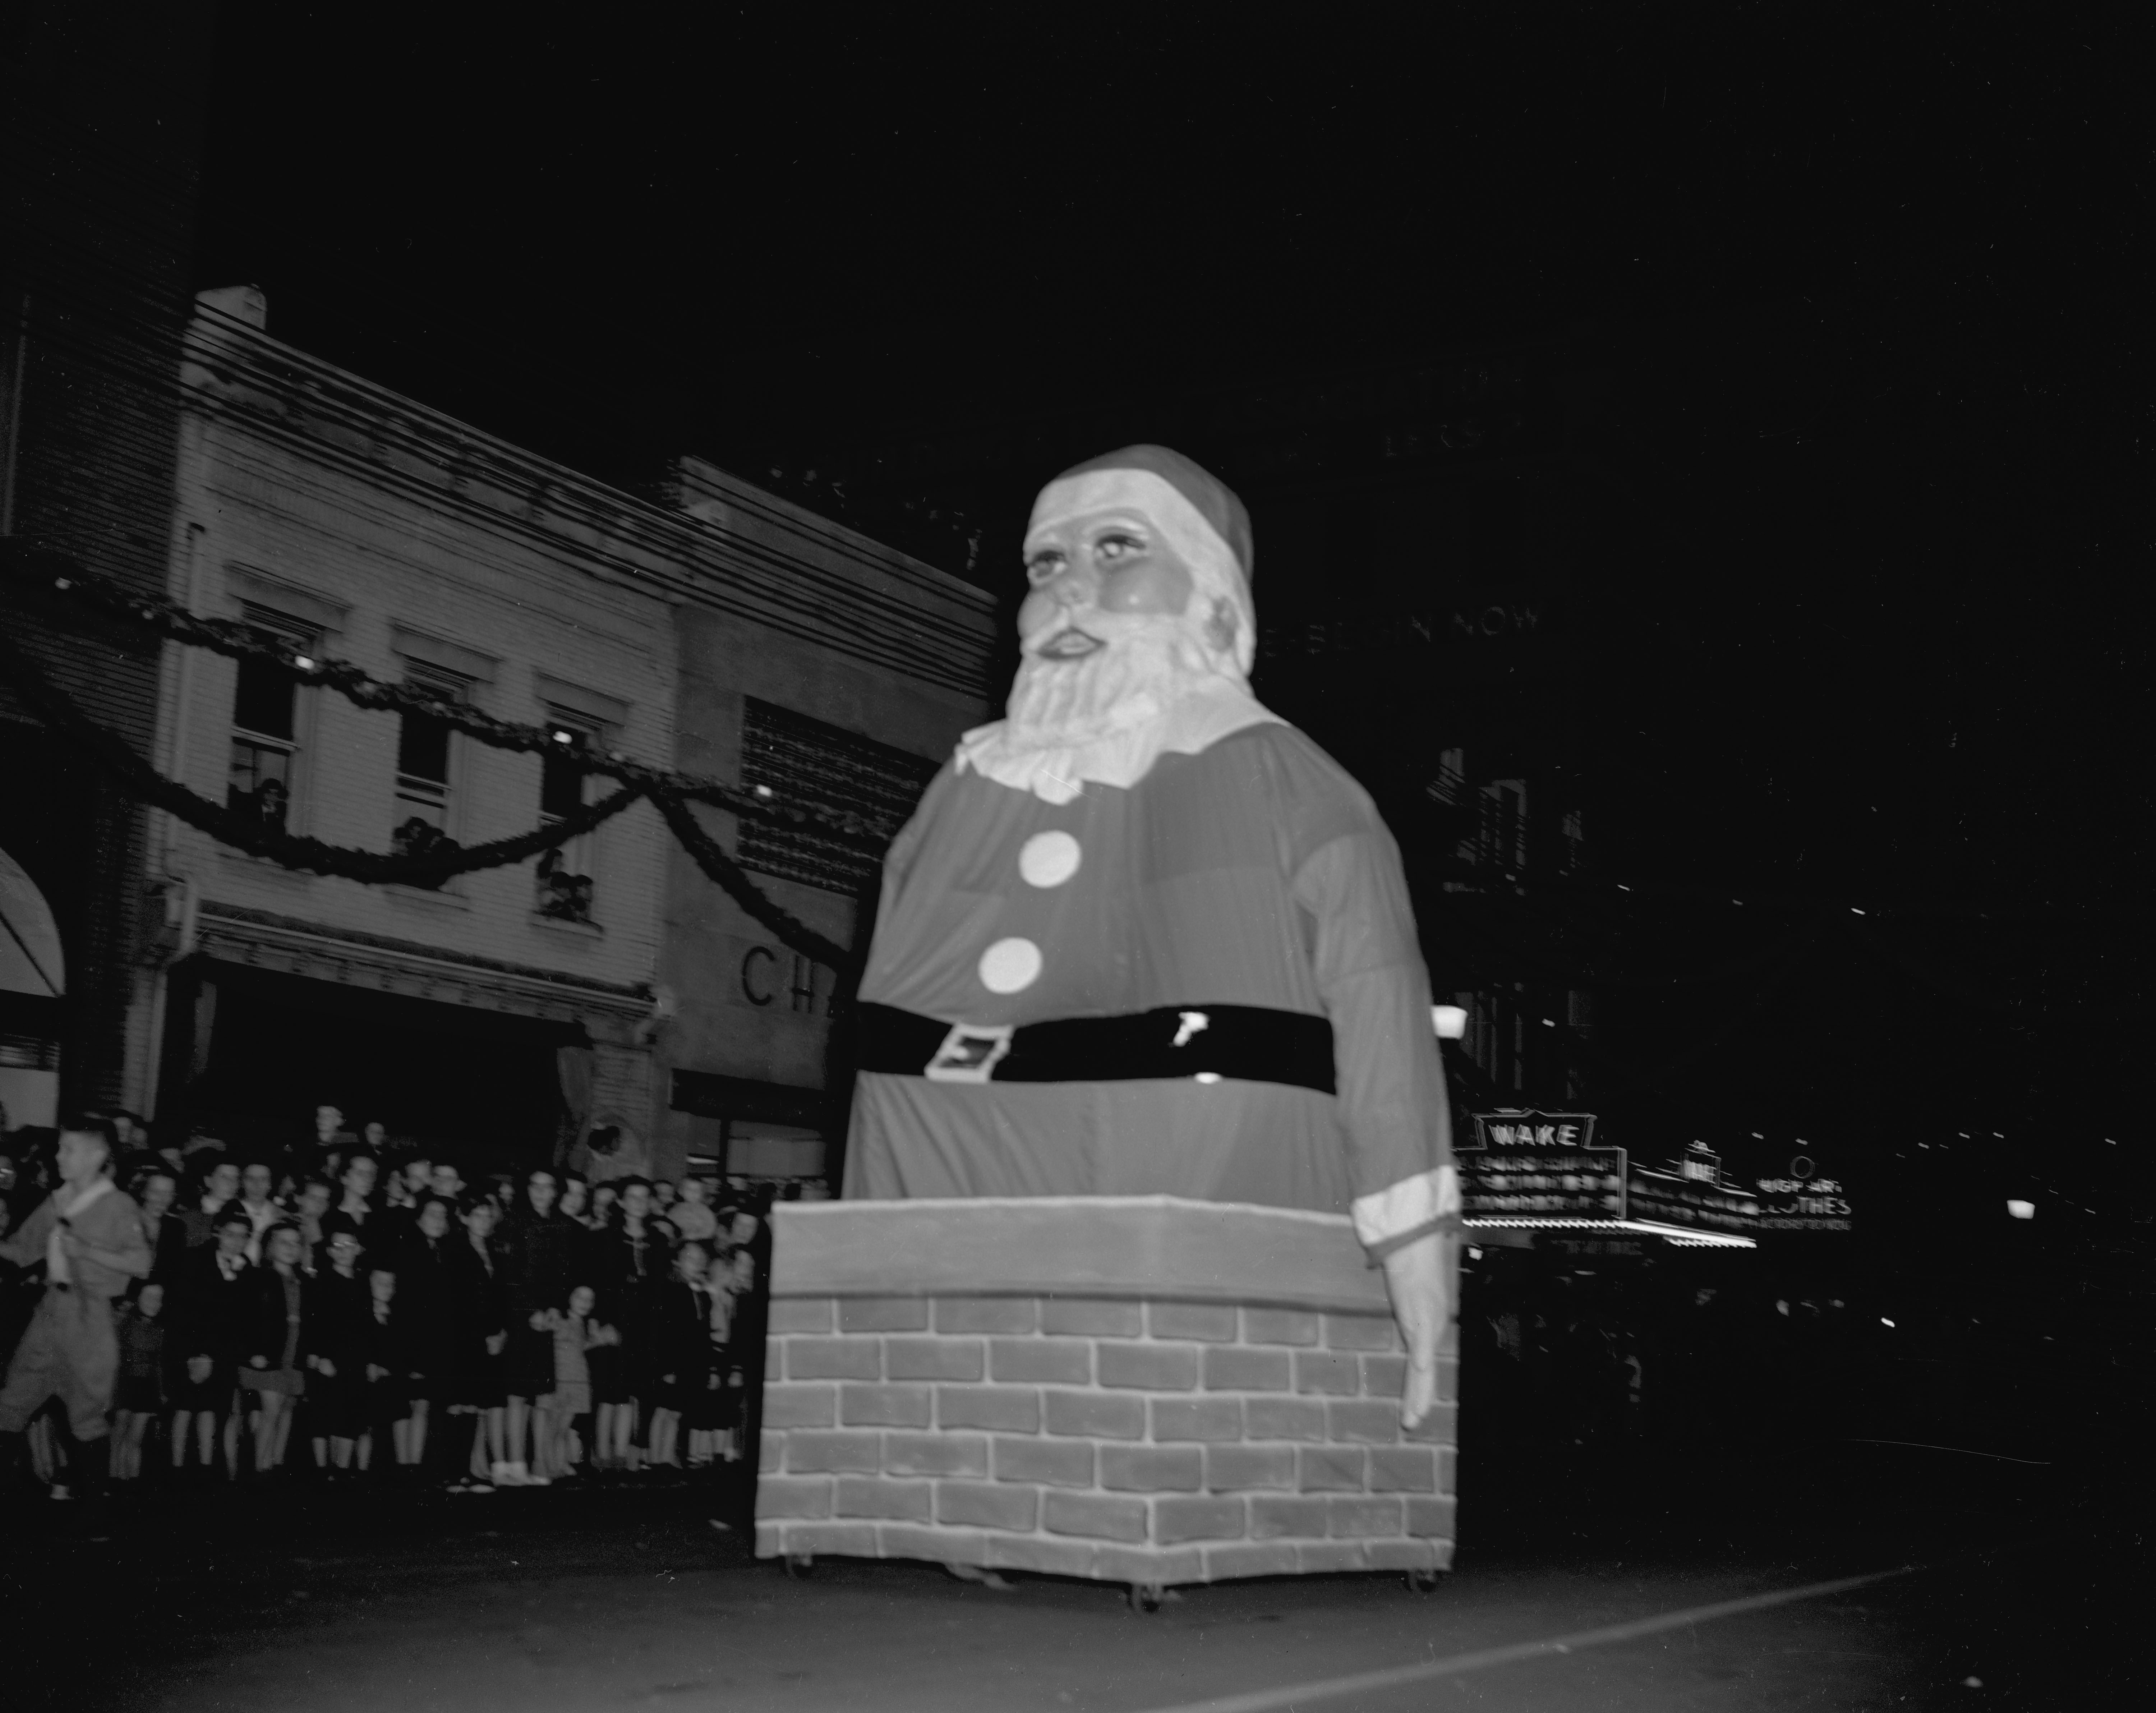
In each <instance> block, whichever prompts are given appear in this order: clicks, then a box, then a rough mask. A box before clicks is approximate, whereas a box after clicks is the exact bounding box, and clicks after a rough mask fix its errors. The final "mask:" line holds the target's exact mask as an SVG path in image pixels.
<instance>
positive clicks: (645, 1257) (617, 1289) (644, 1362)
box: [599, 1177, 667, 1474]
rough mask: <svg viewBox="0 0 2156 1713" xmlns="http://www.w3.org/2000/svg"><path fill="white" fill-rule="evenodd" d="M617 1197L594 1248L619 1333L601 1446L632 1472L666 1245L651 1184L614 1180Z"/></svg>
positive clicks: (639, 1455) (653, 1372)
mask: <svg viewBox="0 0 2156 1713" xmlns="http://www.w3.org/2000/svg"><path fill="white" fill-rule="evenodd" d="M614 1187H616V1188H618V1190H619V1200H617V1201H616V1203H614V1208H613V1219H612V1221H611V1222H610V1223H609V1224H608V1228H607V1233H606V1236H605V1239H604V1240H603V1243H602V1244H601V1246H600V1249H599V1262H600V1267H601V1269H602V1271H601V1280H602V1283H603V1285H604V1286H605V1295H604V1296H603V1298H602V1299H601V1308H602V1311H603V1313H604V1314H605V1315H606V1316H607V1318H608V1321H611V1322H612V1323H613V1326H615V1327H616V1328H618V1329H619V1331H620V1333H621V1371H620V1374H619V1382H618V1384H619V1388H620V1389H621V1390H622V1391H623V1392H624V1393H625V1397H624V1400H623V1401H622V1402H621V1403H619V1404H618V1405H617V1406H616V1408H615V1409H614V1413H613V1439H612V1440H611V1441H610V1442H609V1443H608V1445H607V1452H608V1456H609V1457H610V1458H611V1459H613V1467H615V1468H616V1469H624V1470H626V1471H628V1472H629V1473H631V1474H634V1473H636V1472H637V1471H639V1470H640V1469H642V1468H643V1467H644V1433H643V1432H642V1431H639V1430H640V1429H642V1428H644V1427H645V1426H646V1423H645V1422H644V1412H646V1411H648V1410H649V1408H651V1405H652V1403H653V1401H654V1398H655V1396H656V1394H657V1389H658V1377H659V1371H658V1369H657V1368H656V1367H654V1366H653V1362H654V1354H655V1353H654V1349H653V1346H652V1326H651V1316H652V1308H653V1304H654V1298H655V1297H656V1295H657V1293H658V1290H659V1287H660V1285H662V1284H664V1283H665V1279H666V1274H667V1259H666V1250H665V1244H664V1243H663V1242H662V1240H661V1239H660V1232H659V1221H658V1220H657V1218H655V1217H654V1213H653V1209H652V1203H651V1186H650V1184H649V1183H648V1182H645V1181H644V1179H643V1178H640V1177H624V1178H619V1179H617V1180H616V1182H615V1186H614Z"/></svg>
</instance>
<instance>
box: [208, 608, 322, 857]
mask: <svg viewBox="0 0 2156 1713" xmlns="http://www.w3.org/2000/svg"><path fill="white" fill-rule="evenodd" d="M240 614H241V616H242V617H243V618H244V619H245V620H246V621H247V623H249V624H250V625H251V626H253V627H254V628H255V629H256V630H257V631H259V632H260V633H262V634H263V636H264V639H265V640H268V641H272V642H281V643H285V644H290V647H291V648H292V649H293V650H294V652H295V653H296V654H299V655H300V656H301V657H302V658H303V659H304V658H308V657H311V656H312V655H313V654H315V653H316V651H317V650H318V649H320V648H321V632H319V631H317V630H315V629H313V628H311V627H310V626H307V625H305V624H302V623H300V622H299V621H298V620H296V619H293V618H286V617H285V615H284V614H283V613H275V612H272V611H271V610H270V609H269V608H266V607H257V606H255V605H254V604H253V603H251V602H250V603H242V605H241V608H240ZM299 752H300V680H299V678H298V676H297V675H296V674H295V673H293V672H292V671H291V669H290V668H288V667H285V666H281V665H280V664H278V663H277V662H275V661H274V660H267V659H261V658H260V657H259V656H256V655H249V656H248V657H247V658H246V659H243V660H242V661H241V662H240V663H239V685H238V687H237V688H236V690H234V694H233V699H232V755H231V760H230V762H229V764H228V767H227V770H226V774H225V787H224V806H225V808H228V809H230V810H231V811H232V812H233V813H235V814H239V815H244V816H246V817H247V818H249V819H250V820H255V821H259V822H261V823H263V824H264V825H265V826H268V827H271V828H275V829H276V830H277V831H278V832H280V833H282V832H283V831H285V826H286V823H288V822H289V821H290V818H291V812H292V792H293V787H294V785H295V778H294V775H295V769H296V767H297V762H298V757H299Z"/></svg>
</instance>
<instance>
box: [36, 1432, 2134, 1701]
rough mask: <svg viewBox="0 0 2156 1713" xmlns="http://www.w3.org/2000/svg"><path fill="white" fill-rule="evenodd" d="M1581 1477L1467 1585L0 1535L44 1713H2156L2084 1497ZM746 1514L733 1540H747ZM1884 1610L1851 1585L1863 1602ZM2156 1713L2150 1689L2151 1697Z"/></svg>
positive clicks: (1764, 1480)
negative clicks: (973, 1575) (988, 1580)
mask: <svg viewBox="0 0 2156 1713" xmlns="http://www.w3.org/2000/svg"><path fill="white" fill-rule="evenodd" d="M1803 1464H1804V1466H1803V1468H1802V1470H1801V1473H1800V1475H1793V1474H1792V1471H1791V1469H1790V1467H1789V1457H1788V1454H1786V1453H1784V1454H1775V1455H1774V1456H1771V1457H1765V1456H1763V1455H1761V1454H1753V1455H1752V1456H1751V1457H1750V1458H1748V1459H1727V1458H1725V1459H1702V1458H1701V1457H1700V1456H1698V1455H1697V1454H1686V1455H1685V1456H1683V1457H1681V1458H1661V1459H1654V1458H1649V1457H1646V1456H1645V1455H1643V1454H1640V1453H1639V1452H1638V1451H1637V1450H1636V1449H1635V1450H1631V1451H1626V1452H1623V1453H1619V1452H1616V1451H1608V1452H1597V1451H1592V1450H1580V1451H1578V1453H1577V1454H1574V1455H1573V1456H1572V1457H1570V1458H1569V1459H1558V1461H1556V1462H1554V1463H1553V1462H1552V1461H1551V1460H1550V1459H1548V1457H1547V1456H1543V1457H1539V1458H1537V1459H1536V1460H1535V1464H1534V1467H1533V1469H1532V1472H1530V1471H1529V1470H1527V1469H1520V1468H1515V1469H1512V1470H1511V1471H1510V1472H1509V1473H1508V1474H1507V1475H1506V1477H1505V1478H1504V1479H1502V1480H1500V1479H1499V1478H1498V1477H1497V1475H1495V1474H1491V1475H1489V1476H1488V1477H1487V1478H1486V1480H1485V1481H1484V1482H1483V1483H1482V1484H1481V1485H1480V1486H1479V1487H1478V1486H1477V1485H1476V1484H1475V1483H1473V1482H1472V1481H1471V1480H1470V1481H1469V1482H1468V1484H1467V1485H1466V1487H1465V1489H1464V1490H1463V1495H1462V1504H1461V1512H1460V1515H1461V1531H1462V1537H1463V1538H1462V1544H1461V1549H1460V1562H1459V1566H1458V1568H1457V1570H1456V1571H1455V1573H1454V1574H1452V1575H1450V1576H1449V1577H1445V1579H1444V1580H1443V1582H1441V1584H1440V1587H1439V1589H1438V1591H1437V1592H1435V1593H1434V1594H1429V1595H1418V1594H1416V1593H1414V1592H1410V1591H1409V1590H1408V1589H1407V1588H1406V1587H1404V1585H1403V1583H1402V1582H1401V1581H1400V1580H1399V1578H1397V1577H1378V1576H1360V1577H1311V1578H1280V1579H1271V1580H1265V1581H1260V1582H1245V1583H1230V1584H1224V1585H1221V1586H1219V1587H1198V1588H1190V1589H1186V1590H1184V1591H1183V1595H1182V1598H1180V1599H1179V1600H1178V1601H1176V1602H1174V1603H1172V1604H1170V1605H1168V1606H1167V1607H1165V1608H1163V1609H1162V1610H1161V1611H1160V1612H1158V1613H1154V1614H1151V1615H1145V1614H1140V1613H1134V1612H1132V1610H1131V1609H1130V1608H1129V1606H1128V1604H1127V1602H1126V1601H1125V1600H1124V1598H1122V1590H1120V1589H1119V1588H1116V1587H1106V1586H1101V1585H1096V1584H1088V1583H1083V1582H1067V1581H1061V1580H1057V1579H1054V1578H1045V1577H1042V1578H1023V1579H1019V1581H1018V1582H1017V1584H1016V1586H1015V1587H1014V1588H1012V1589H1011V1590H1010V1591H1009V1592H1000V1591H997V1590H993V1589H990V1588H986V1587H980V1586H978V1585H975V1584H971V1583H965V1582H958V1581H957V1580H956V1579H954V1578H952V1577H949V1576H947V1574H945V1573H944V1572H942V1571H941V1570H940V1569H938V1568H937V1567H932V1566H926V1565H917V1564H905V1563H870V1562H858V1561H848V1560H826V1561H821V1562H819V1563H818V1564H817V1565H816V1566H815V1567H814V1570H813V1572H811V1574H810V1575H809V1576H808V1577H806V1578H804V1579H799V1580H797V1579H793V1578H791V1577H788V1576H787V1575H786V1574H784V1573H783V1571H782V1570H780V1569H779V1568H778V1567H776V1566H774V1565H772V1564H768V1563H759V1562H757V1561H756V1560H754V1559H753V1558H752V1557H751V1555H750V1552H749V1550H748V1546H747V1541H746V1539H745V1537H744V1536H743V1534H742V1532H741V1531H738V1530H737V1531H726V1532H721V1531H717V1530H715V1529H713V1528H712V1527H711V1526H710V1521H709V1519H710V1517H711V1514H712V1513H713V1512H714V1511H715V1510H726V1509H727V1506H728V1503H729V1501H730V1500H733V1499H734V1498H735V1496H734V1495H724V1494H719V1493H715V1492H713V1491H711V1490H708V1489H705V1488H701V1487H690V1486H676V1487H668V1488H659V1489H649V1488H641V1487H639V1488H634V1489H621V1488H615V1489H610V1490H578V1487H577V1484H574V1483H571V1484H567V1485H564V1486H562V1487H557V1488H556V1489H553V1490H547V1491H545V1492H536V1491H526V1492H505V1493H500V1494H495V1495H490V1496H485V1497H470V1496H450V1495H435V1494H432V1493H421V1494H407V1493H404V1492H403V1491H398V1490H382V1489H378V1488H371V1487H370V1488H359V1487H342V1488H336V1489H330V1490H320V1489H317V1488H316V1487H314V1486H312V1485H310V1484H307V1483H304V1482H298V1481H290V1480H272V1481H266V1482H263V1483H260V1484H259V1485H255V1486H254V1487H252V1488H245V1487H243V1488H242V1489H240V1490H237V1491H231V1490H225V1491H213V1492H210V1493H207V1494H205V1493H193V1492H190V1493H169V1494H168V1493H162V1492H154V1491H146V1492H144V1493H141V1494H140V1495H129V1496H128V1497H127V1498H126V1499H124V1500H121V1502H120V1503H119V1505H118V1506H117V1510H118V1516H117V1518H116V1521H115V1526H114V1529H113V1538H112V1539H111V1541H110V1543H109V1544H94V1543H92V1542H90V1541H85V1539H83V1538H82V1531H81V1530H80V1526H79V1522H78V1520H77V1519H76V1518H75V1517H74V1516H72V1515H70V1512H71V1509H72V1508H71V1507H69V1506H67V1505H56V1504H49V1503H44V1502H43V1501H36V1502H33V1503H30V1504H27V1505H19V1504H18V1505H15V1506H14V1507H13V1508H12V1509H11V1510H8V1512H7V1513H6V1514H5V1515H6V1526H5V1533H4V1535H0V1636H4V1638H5V1640H4V1642H3V1643H0V1659H4V1664H5V1669H6V1672H7V1676H6V1678H5V1680H4V1685H5V1687H4V1690H0V1704H3V1705H6V1706H7V1707H8V1708H9V1709H11V1710H14V1709H20V1710H22V1713H32V1710H36V1709H44V1708H48V1707H50V1708H61V1707H64V1708H67V1709H69V1710H70V1713H82V1710H85V1709H88V1710H95V1713H107V1710H110V1713H132V1710H137V1709H144V1710H146V1709H157V1710H165V1709H170V1710H174V1713H197V1710H202V1713H208V1710H218V1713H252V1710H256V1709H261V1710H264V1713H267V1710H271V1709H275V1710H277V1713H362V1710H364V1713H376V1710H385V1709H386V1710H395V1713H433V1710H436V1709H440V1710H452V1709H454V1710H459V1713H493V1710H495V1709H501V1710H509V1709H516V1710H520V1713H553V1710H557V1709H559V1710H570V1709H578V1710H581V1709H596V1708H609V1709H610V1708H620V1707H630V1708H636V1707H647V1708H657V1709H663V1710H668V1713H673V1710H680V1713H696V1710H700V1709H706V1708H726V1709H728V1710H732V1709H742V1710H759V1713H760V1710H767V1709H768V1710H773V1713H806V1710H820V1709H827V1708H855V1707H860V1708H874V1709H877V1710H891V1713H908V1710H916V1709H919V1710H938V1713H943V1710H947V1713H973V1710H977V1709H978V1710H983V1713H985V1710H991V1709H996V1710H1001V1709H1013V1710H1033V1709H1039V1710H1046V1713H1158V1710H1168V1709H1173V1710H1175V1713H1195V1710H1197V1709H1199V1708H1204V1709H1207V1710H1208V1713H1270V1710H1274V1709H1281V1710H1288V1709H1294V1710H1298V1713H1304V1710H1325V1713H1331V1710H1335V1709H1337V1710H1342V1713H1346V1710H1362V1713H1391V1710H1405V1709H1410V1708H1415V1709H1426V1708H1432V1707H1436V1708H1453V1707H1458V1708H1462V1709H1466V1708H1493V1709H1507V1710H1511V1709H1523V1710H1524V1709H1550V1710H1573V1709H1626V1710H1630V1709H1640V1710H1657V1713H1659V1710H1674V1713H1690V1710H1702V1713H1704V1710H1718V1709H1734V1708H1747V1709H1749V1708H1766V1709H1784V1708H1786V1709H1805V1710H1811V1709H1821V1710H1825V1709H1835V1710H1839V1709H1851V1710H1856V1709H1902V1708H1910V1709H1923V1708H1933V1707H1942V1708H1957V1709H1961V1708H1966V1709H1972V1710H1974V1709H1991V1708H2002V1707H2012V1708H2049V1707H2057V1708H2061V1709H2072V1710H2076V1713H2078V1710H2084V1709H2105V1708H2111V1707H2125V1706H2132V1705H2147V1704H2148V1687H2149V1684H2148V1672H2147V1669H2146V1666H2145V1664H2143V1660H2142V1659H2141V1657H2140V1654H2139V1652H2138V1644H2139V1643H2140V1641H2141V1640H2142V1639H2143V1636H2142V1634H2140V1633H2139V1632H2140V1630H2141V1629H2145V1625H2144V1624H2143V1623H2142V1620H2141V1619H2140V1618H2139V1617H2138V1611H2137V1608H2138V1605H2139V1603H2140V1602H2141V1600H2142V1598H2143V1582H2144V1577H2143V1572H2142V1570H2141V1567H2140V1560H2139V1542H2138V1535H2137V1533H2136V1530H2135V1525H2134V1521H2133V1517H2132V1516H2131V1515H2130V1514H2129V1513H2130V1507H2128V1506H2126V1505H2122V1504H2115V1503H2107V1502H2105V1501H2104V1500H2102V1499H2099V1498H2095V1497H2092V1495H2098V1494H2100V1493H2102V1487H2101V1484H2099V1483H2097V1482H2095V1481H2092V1480H2090V1479H2089V1478H2088V1474H2089V1472H2088V1471H2087V1470H2085V1469H2084V1470H2078V1471H2074V1470H2061V1469H2057V1468H2039V1467H2035V1466H2029V1465H2016V1464H2006V1463H2004V1462H2002V1461H1999V1460H1998V1459H1977V1458H1972V1457H1970V1456H1969V1455H1967V1454H1964V1453H1960V1452H1954V1451H1942V1450H1931V1449H1920V1448H1912V1447H1904V1448H1896V1447H1882V1446H1841V1447H1838V1448H1834V1449H1831V1450H1830V1451H1829V1452H1826V1453H1820V1452H1816V1451H1815V1452H1811V1453H1808V1454H1806V1455H1805V1457H1804V1459H1803ZM735 1515H737V1516H738V1510H736V1511H735ZM1860 1579H1861V1580H1860ZM2136 1682H2140V1683H2141V1684H2142V1685H2143V1688H2142V1689H2141V1690H2134V1689H2133V1684H2134V1683H2136Z"/></svg>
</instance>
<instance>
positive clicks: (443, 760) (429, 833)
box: [389, 661, 471, 890]
mask: <svg viewBox="0 0 2156 1713" xmlns="http://www.w3.org/2000/svg"><path fill="white" fill-rule="evenodd" d="M404 682H405V683H406V684H408V685H410V686H412V687H413V689H415V690H425V691H427V692H428V693H429V695H433V696H434V697H435V698H436V699H437V700H440V701H444V702H455V703H461V702H464V701H466V700H469V699H470V694H471V680H470V679H469V678H466V677H465V676H464V675H463V674H459V673H454V672H451V671H449V670H448V669H445V668H443V667H439V666H430V665H427V664H423V663H421V662H418V661H408V662H407V663H406V664H405V670H404ZM398 721H399V722H400V723H399V728H398V733H397V797H396V805H395V808H393V810H392V812H391V817H390V823H389V848H390V850H391V851H392V853H393V854H395V855H398V856H425V855H428V854H431V853H433V852H435V851H439V850H441V849H445V848H446V849H455V848H456V843H457V842H456V840H455V839H454V838H452V837H451V836H450V829H451V827H452V825H453V822H452V820H451V807H452V804H451V798H452V796H453V793H454V781H453V778H452V771H453V769H452V764H453V763H454V760H455V755H456V743H455V739H456V734H455V732H454V731H452V730H451V729H450V727H449V721H446V720H444V719H442V718H440V717H439V716H438V715H433V714H403V715H398ZM421 884H423V885H426V886H428V887H429V890H432V889H433V888H434V887H436V886H439V885H441V884H442V883H441V882H440V881H439V880H435V881H429V882H423V883H421Z"/></svg>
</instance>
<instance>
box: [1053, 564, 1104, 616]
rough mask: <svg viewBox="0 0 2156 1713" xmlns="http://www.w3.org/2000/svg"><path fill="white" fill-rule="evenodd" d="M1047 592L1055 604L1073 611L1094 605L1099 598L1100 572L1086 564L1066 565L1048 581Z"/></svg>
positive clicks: (1097, 602)
mask: <svg viewBox="0 0 2156 1713" xmlns="http://www.w3.org/2000/svg"><path fill="white" fill-rule="evenodd" d="M1048 594H1049V597H1050V599H1052V600H1053V601H1054V602H1055V604H1056V605H1057V606H1059V607H1064V608H1070V609H1072V610H1073V611H1075V610H1076V609H1078V608H1085V607H1092V606H1096V605H1097V604H1099V602H1100V599H1101V574H1100V572H1097V571H1095V570H1094V569H1093V568H1092V567H1091V566H1088V565H1072V566H1068V567H1065V569H1064V570H1062V571H1061V572H1059V573H1057V575H1056V576H1055V578H1054V579H1052V580H1051V581H1050V583H1049V585H1048Z"/></svg>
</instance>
